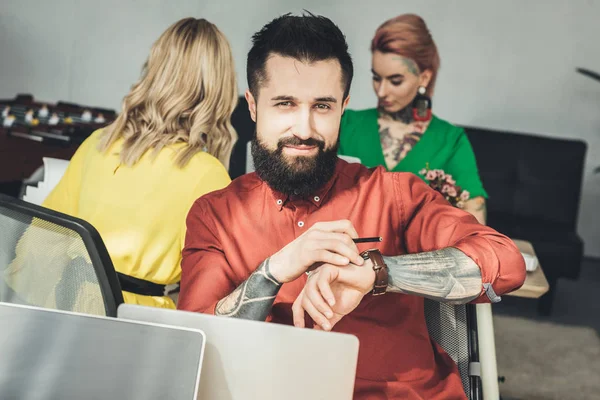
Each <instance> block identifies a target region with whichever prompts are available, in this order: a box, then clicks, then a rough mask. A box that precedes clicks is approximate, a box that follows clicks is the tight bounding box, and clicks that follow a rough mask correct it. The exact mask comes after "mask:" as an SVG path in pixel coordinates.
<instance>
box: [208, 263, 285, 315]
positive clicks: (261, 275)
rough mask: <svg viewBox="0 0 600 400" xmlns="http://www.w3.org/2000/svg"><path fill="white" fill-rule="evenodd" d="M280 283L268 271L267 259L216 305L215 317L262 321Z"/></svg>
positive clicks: (267, 312) (269, 308) (269, 310)
mask: <svg viewBox="0 0 600 400" xmlns="http://www.w3.org/2000/svg"><path fill="white" fill-rule="evenodd" d="M280 288H281V283H280V282H279V281H277V279H275V277H273V275H271V273H270V271H269V259H268V258H267V259H266V260H265V261H263V263H262V264H260V266H259V267H258V268H257V269H256V271H254V272H253V273H252V275H250V277H249V278H248V279H246V280H245V281H244V283H242V284H241V285H240V286H238V288H237V289H235V290H234V291H233V292H232V293H231V294H230V295H229V296H227V297H225V298H223V299H222V300H221V301H219V302H218V303H217V307H216V309H215V315H222V316H225V317H234V318H243V319H252V320H256V321H264V320H265V319H266V318H267V316H268V315H269V313H270V312H271V307H272V306H273V301H274V300H275V297H276V296H277V293H278V292H279V289H280Z"/></svg>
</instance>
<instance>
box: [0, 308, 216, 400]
mask: <svg viewBox="0 0 600 400" xmlns="http://www.w3.org/2000/svg"><path fill="white" fill-rule="evenodd" d="M204 346H205V340H204V333H203V332H201V331H199V330H196V329H189V328H179V327H173V326H166V325H159V324H152V323H145V322H136V321H125V320H121V319H116V318H105V317H97V316H91V315H84V314H76V313H71V312H64V311H56V310H48V309H41V308H36V307H30V306H22V305H16V304H8V303H1V302H0V398H2V399H102V400H106V399H129V400H138V399H139V400H142V399H143V400H147V399H165V400H166V399H189V400H192V399H196V393H197V389H198V384H199V381H200V369H201V365H202V359H203V354H204Z"/></svg>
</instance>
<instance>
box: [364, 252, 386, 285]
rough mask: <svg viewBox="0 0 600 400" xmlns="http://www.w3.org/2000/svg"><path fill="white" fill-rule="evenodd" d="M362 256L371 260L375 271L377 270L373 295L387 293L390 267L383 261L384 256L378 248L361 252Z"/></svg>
mask: <svg viewBox="0 0 600 400" xmlns="http://www.w3.org/2000/svg"><path fill="white" fill-rule="evenodd" d="M360 256H361V257H362V258H363V259H364V260H365V261H366V260H369V259H370V260H371V262H372V263H373V271H375V284H374V285H373V293H372V294H373V296H378V295H381V294H385V292H386V291H387V287H388V268H387V265H385V262H384V261H383V256H382V255H381V252H380V251H379V250H378V249H369V250H365V251H363V252H362V253H360Z"/></svg>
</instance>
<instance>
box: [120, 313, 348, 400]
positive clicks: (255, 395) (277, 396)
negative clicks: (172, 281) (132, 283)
mask: <svg viewBox="0 0 600 400" xmlns="http://www.w3.org/2000/svg"><path fill="white" fill-rule="evenodd" d="M117 315H118V318H126V319H130V320H138V321H148V322H155V323H161V324H168V325H175V326H182V327H187V328H194V329H201V330H202V331H203V332H204V333H205V334H206V355H205V357H204V365H203V366H202V378H201V379H200V391H199V396H198V398H199V399H209V400H212V399H218V400H242V399H243V400H247V399H260V400H281V399H286V400H306V399H311V400H315V399H323V400H325V399H326V400H350V399H352V393H353V390H354V378H355V375H356V363H357V358H358V339H357V338H356V337H355V336H353V335H347V334H341V333H332V332H323V331H315V330H312V329H300V328H295V327H293V326H286V325H279V324H274V323H265V322H258V321H249V320H242V319H237V318H227V317H216V316H213V315H205V314H199V313H192V312H185V311H176V310H166V309H157V308H150V307H144V306H138V305H131V304H121V305H120V306H119V308H118V310H117ZM174 367H175V365H174Z"/></svg>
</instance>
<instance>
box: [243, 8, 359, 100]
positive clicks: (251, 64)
mask: <svg viewBox="0 0 600 400" xmlns="http://www.w3.org/2000/svg"><path fill="white" fill-rule="evenodd" d="M273 53H274V54H279V55H281V56H284V57H292V58H295V59H296V60H299V61H302V62H309V63H312V62H315V61H324V60H331V59H335V60H338V61H339V63H340V66H341V67H342V81H343V82H342V83H343V84H344V86H345V87H344V99H345V98H346V97H347V96H348V94H349V93H350V84H351V83H352V75H353V74H354V68H353V66H352V57H350V53H348V43H346V37H345V36H344V34H343V33H342V31H341V30H340V28H338V27H337V26H336V25H335V24H334V23H333V22H332V21H331V20H330V19H329V18H326V17H323V16H320V15H314V14H312V13H310V12H308V11H305V13H304V14H303V15H302V16H293V15H291V13H288V14H285V15H282V16H281V17H278V18H275V19H274V20H272V21H271V22H269V23H268V24H267V25H265V26H264V27H263V28H262V29H261V30H260V31H258V32H256V33H255V34H254V35H253V36H252V48H251V49H250V51H249V52H248V59H247V63H246V76H247V78H248V86H249V88H250V92H251V93H252V95H253V96H254V97H258V89H259V88H260V85H261V84H262V83H264V81H265V80H266V79H267V73H266V71H265V65H266V63H267V59H268V58H269V56H270V55H271V54H273Z"/></svg>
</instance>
